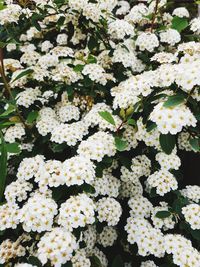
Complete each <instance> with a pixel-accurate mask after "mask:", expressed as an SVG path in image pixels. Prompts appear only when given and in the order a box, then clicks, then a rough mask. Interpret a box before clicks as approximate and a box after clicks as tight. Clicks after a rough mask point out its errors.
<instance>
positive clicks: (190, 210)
mask: <svg viewBox="0 0 200 267" xmlns="http://www.w3.org/2000/svg"><path fill="white" fill-rule="evenodd" d="M182 213H183V215H184V217H185V220H186V221H187V222H188V223H189V224H190V226H191V228H192V229H193V230H196V229H197V230H199V229H200V205H198V204H189V205H187V206H186V207H183V208H182Z"/></svg>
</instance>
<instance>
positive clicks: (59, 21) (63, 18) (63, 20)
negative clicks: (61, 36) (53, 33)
mask: <svg viewBox="0 0 200 267" xmlns="http://www.w3.org/2000/svg"><path fill="white" fill-rule="evenodd" d="M64 22H65V17H63V16H62V17H60V18H59V19H58V21H57V25H58V26H59V27H60V26H62V25H63V24H64Z"/></svg>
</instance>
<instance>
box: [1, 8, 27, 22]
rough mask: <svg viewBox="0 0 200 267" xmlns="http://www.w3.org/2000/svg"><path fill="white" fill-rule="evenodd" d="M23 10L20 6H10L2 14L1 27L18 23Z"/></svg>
mask: <svg viewBox="0 0 200 267" xmlns="http://www.w3.org/2000/svg"><path fill="white" fill-rule="evenodd" d="M21 11H22V8H21V7H20V5H17V4H16V5H15V4H9V5H8V6H6V8H3V9H2V10H1V12H0V25H6V24H9V23H17V22H18V20H19V17H20V15H21Z"/></svg>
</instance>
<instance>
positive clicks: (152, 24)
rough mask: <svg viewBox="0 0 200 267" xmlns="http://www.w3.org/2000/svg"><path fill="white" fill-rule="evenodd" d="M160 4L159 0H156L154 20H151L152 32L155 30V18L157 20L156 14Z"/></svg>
mask: <svg viewBox="0 0 200 267" xmlns="http://www.w3.org/2000/svg"><path fill="white" fill-rule="evenodd" d="M158 4H159V0H156V4H155V9H154V14H153V18H152V22H151V32H152V31H153V28H154V24H155V20H156V15H157V13H158Z"/></svg>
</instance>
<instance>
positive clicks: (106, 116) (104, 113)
mask: <svg viewBox="0 0 200 267" xmlns="http://www.w3.org/2000/svg"><path fill="white" fill-rule="evenodd" d="M99 115H100V116H101V117H102V118H103V119H104V120H106V121H107V122H109V123H110V124H112V125H114V126H115V120H114V118H113V116H112V115H111V114H110V112H108V111H100V112H99Z"/></svg>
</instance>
